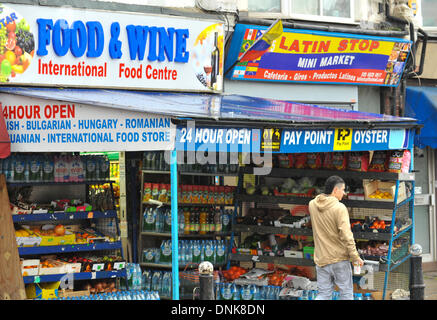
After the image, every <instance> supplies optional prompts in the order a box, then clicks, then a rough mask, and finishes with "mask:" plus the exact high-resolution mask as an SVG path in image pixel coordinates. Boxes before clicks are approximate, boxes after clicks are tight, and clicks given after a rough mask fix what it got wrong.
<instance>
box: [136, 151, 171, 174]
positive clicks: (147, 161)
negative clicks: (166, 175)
mask: <svg viewBox="0 0 437 320" xmlns="http://www.w3.org/2000/svg"><path fill="white" fill-rule="evenodd" d="M164 152H165V151H146V152H144V153H143V158H142V162H143V170H151V171H169V170H170V165H169V164H168V163H167V161H165V154H164Z"/></svg>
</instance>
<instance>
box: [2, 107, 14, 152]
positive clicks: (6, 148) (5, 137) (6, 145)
mask: <svg viewBox="0 0 437 320" xmlns="http://www.w3.org/2000/svg"><path fill="white" fill-rule="evenodd" d="M0 106H1V104H0ZM0 110H2V109H0ZM10 154H11V142H10V140H9V134H8V130H7V129H6V123H5V119H4V118H3V112H0V159H3V158H7V157H9V155H10Z"/></svg>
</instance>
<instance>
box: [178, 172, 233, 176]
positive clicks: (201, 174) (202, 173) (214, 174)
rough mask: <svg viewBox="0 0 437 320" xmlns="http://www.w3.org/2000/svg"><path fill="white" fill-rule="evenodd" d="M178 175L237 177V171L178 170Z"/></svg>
mask: <svg viewBox="0 0 437 320" xmlns="http://www.w3.org/2000/svg"><path fill="white" fill-rule="evenodd" d="M179 174H180V175H183V176H199V177H200V176H203V177H216V176H219V177H237V176H238V172H235V173H234V172H229V173H224V172H192V171H179Z"/></svg>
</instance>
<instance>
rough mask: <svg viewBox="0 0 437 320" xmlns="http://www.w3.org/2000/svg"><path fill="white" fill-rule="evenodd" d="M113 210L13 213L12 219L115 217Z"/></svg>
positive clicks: (21, 220) (44, 219)
mask: <svg viewBox="0 0 437 320" xmlns="http://www.w3.org/2000/svg"><path fill="white" fill-rule="evenodd" d="M116 217H117V212H116V211H115V210H107V211H104V212H102V211H78V212H55V213H32V214H15V215H12V220H13V221H14V222H15V223H18V222H30V221H62V220H83V219H102V218H116Z"/></svg>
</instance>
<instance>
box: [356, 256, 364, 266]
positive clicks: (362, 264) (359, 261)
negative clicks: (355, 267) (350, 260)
mask: <svg viewBox="0 0 437 320" xmlns="http://www.w3.org/2000/svg"><path fill="white" fill-rule="evenodd" d="M354 262H355V263H356V262H358V264H359V265H360V267H362V266H364V261H363V260H361V258H358V260H355V261H354Z"/></svg>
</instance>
